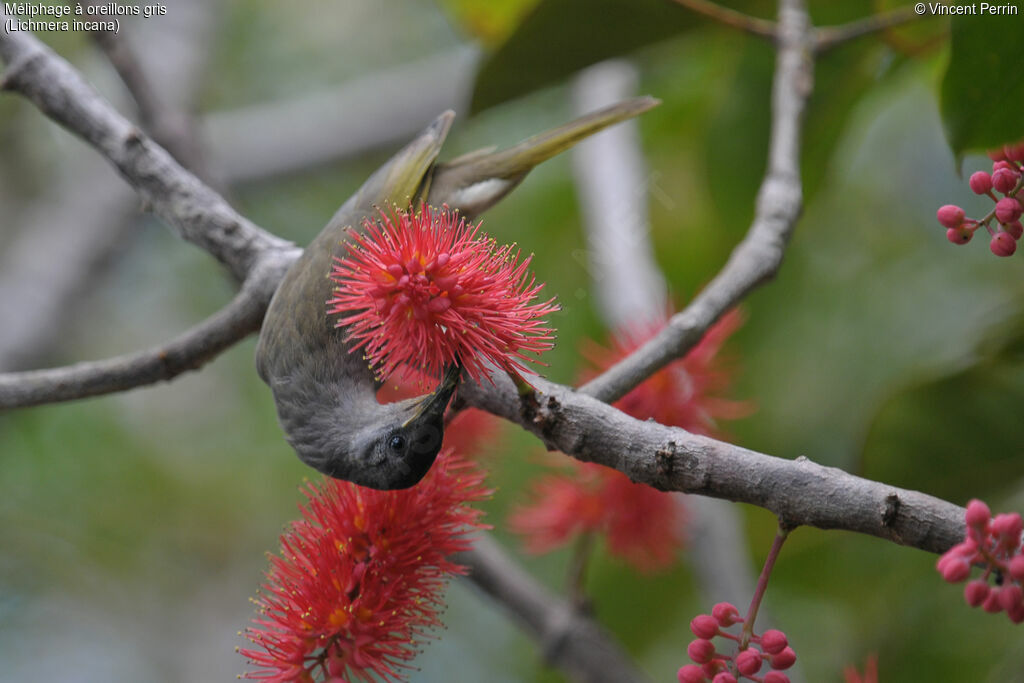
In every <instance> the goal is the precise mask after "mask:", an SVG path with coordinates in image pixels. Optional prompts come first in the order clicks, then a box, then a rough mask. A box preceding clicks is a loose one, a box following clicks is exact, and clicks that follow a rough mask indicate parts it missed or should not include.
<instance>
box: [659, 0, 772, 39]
mask: <svg viewBox="0 0 1024 683" xmlns="http://www.w3.org/2000/svg"><path fill="white" fill-rule="evenodd" d="M675 2H676V4H678V5H682V6H683V7H685V8H686V9H688V10H692V11H694V12H696V13H697V14H703V15H704V16H706V17H708V18H709V19H714V20H715V21H717V22H718V23H720V24H724V25H726V26H730V27H732V28H735V29H739V30H740V31H743V32H745V33H749V34H750V35H752V36H757V37H758V38H769V39H772V40H774V39H775V30H776V29H775V22H772V21H768V20H767V19H759V18H757V17H752V16H750V15H749V14H744V13H743V12H737V11H736V10H734V9H731V8H729V7H722V6H721V5H719V4H718V3H714V2H711V1H710V0H675Z"/></svg>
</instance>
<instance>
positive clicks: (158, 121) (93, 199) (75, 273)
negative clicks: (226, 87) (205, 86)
mask: <svg viewBox="0 0 1024 683" xmlns="http://www.w3.org/2000/svg"><path fill="white" fill-rule="evenodd" d="M216 9H217V7H216V4H215V3H212V2H208V1H207V0H179V2H178V3H177V4H176V5H175V11H174V12H173V14H172V15H171V16H169V17H165V18H164V19H163V20H161V21H160V22H156V23H153V22H138V23H137V24H134V25H133V28H134V29H136V30H135V31H134V32H133V33H132V37H133V38H135V39H136V40H137V41H138V42H142V43H143V44H145V45H146V46H147V48H149V49H148V50H147V51H144V52H136V53H135V55H132V54H130V53H126V52H120V51H119V52H118V54H117V57H116V59H118V60H120V61H121V64H120V67H119V71H122V70H124V71H127V72H131V74H132V75H131V76H129V77H127V78H126V82H127V80H129V79H135V80H141V81H142V82H143V85H141V86H136V87H135V88H133V87H131V86H129V89H130V90H133V91H134V90H135V89H137V88H140V87H141V88H143V89H148V90H150V91H151V88H149V86H148V83H151V82H152V81H153V80H154V79H153V78H152V77H153V76H155V75H159V76H160V77H159V83H160V89H161V93H162V95H163V97H161V98H160V99H159V102H160V103H161V104H162V105H163V106H162V113H161V112H157V111H154V107H158V106H161V104H158V102H157V101H155V100H153V98H154V97H155V95H153V94H152V93H151V92H150V95H149V97H150V99H151V100H153V101H150V102H148V103H147V104H146V106H145V107H143V105H141V104H140V106H139V109H140V118H141V121H142V125H143V126H144V127H145V128H146V130H148V131H150V132H151V133H153V136H154V138H155V139H156V140H157V141H158V142H160V143H161V144H162V145H164V146H165V147H166V148H167V149H169V150H170V151H171V152H172V153H173V154H174V155H175V156H176V158H178V159H179V160H183V159H186V158H187V157H186V156H185V154H186V152H184V151H181V150H184V149H194V148H195V147H197V145H196V144H194V143H192V144H188V143H187V141H184V140H183V141H182V143H183V144H181V145H179V146H178V150H177V151H176V150H175V148H174V145H173V144H172V145H171V146H169V147H168V146H167V137H168V136H169V135H170V134H171V131H170V126H168V125H167V124H166V123H162V122H163V121H169V120H174V121H180V120H183V119H185V118H186V117H185V114H184V112H185V111H186V109H187V107H188V104H187V103H188V102H190V101H191V99H192V97H193V94H194V92H195V90H196V85H197V82H198V81H199V76H200V74H201V73H203V68H202V67H203V64H204V62H205V61H206V52H207V51H206V49H204V46H206V45H208V44H209V36H207V35H206V34H207V33H208V32H209V31H211V30H215V26H216V23H217V22H216V20H215V19H214V17H213V16H211V15H215V14H216V12H215V10H216ZM104 35H107V34H106V33H104ZM113 41H114V42H113V45H115V46H121V47H123V46H125V44H126V43H125V36H124V35H123V34H122V35H121V36H116V37H114V39H113ZM114 49H115V51H116V50H117V49H118V48H117V47H115V48H114ZM133 56H137V57H138V61H135V60H134V59H132V57H133ZM110 58H111V61H113V60H114V59H115V57H114V56H113V55H111V57H110ZM122 77H123V78H125V76H124V74H122ZM140 98H141V99H143V100H145V96H142V95H138V94H137V99H140ZM115 104H116V103H115ZM169 111H173V112H177V113H176V114H172V115H168V114H167V112H169ZM184 132H186V133H187V132H189V131H184ZM62 158H63V161H64V163H63V165H62V167H61V169H60V173H59V175H58V177H57V179H56V180H54V181H53V182H51V183H49V184H48V185H47V186H46V188H45V190H44V192H43V194H42V195H41V196H39V197H37V198H36V199H35V200H33V202H32V204H31V205H30V206H29V208H28V211H27V212H26V213H25V214H24V215H23V216H22V218H21V219H20V220H19V221H18V225H16V226H11V225H5V226H4V227H5V229H11V234H13V235H14V237H13V238H12V239H11V240H10V241H9V242H7V243H6V245H5V248H4V250H3V251H2V252H0V292H2V295H0V372H6V371H12V370H23V369H28V368H30V367H37V366H38V365H39V364H40V363H41V362H42V361H43V359H45V358H46V357H47V356H48V355H49V353H50V352H51V350H52V349H53V348H54V346H56V345H57V344H58V343H59V341H60V340H61V339H65V338H66V334H64V335H62V334H59V333H58V332H57V331H58V330H64V329H65V328H66V326H67V322H68V305H67V302H68V301H69V300H70V299H71V298H72V297H75V299H76V300H77V299H81V298H83V297H84V296H87V295H88V293H89V292H90V291H91V290H92V288H93V286H94V285H95V284H96V282H97V281H99V280H100V276H101V273H102V272H103V270H104V269H105V268H106V267H108V266H109V265H110V263H111V262H112V261H114V260H116V258H117V257H118V256H120V255H121V254H123V253H125V252H126V251H128V249H129V247H130V245H131V244H132V238H133V237H134V236H135V233H136V232H137V231H138V222H139V221H138V214H139V200H138V197H137V196H136V195H135V193H134V192H132V190H131V188H130V187H128V186H127V185H126V184H125V183H124V182H123V181H122V180H121V178H119V177H118V176H117V174H116V172H114V170H113V169H111V168H110V166H109V164H107V163H106V162H105V161H104V160H103V159H101V158H100V157H99V156H98V155H96V154H95V153H93V151H92V150H90V149H87V148H85V147H84V146H83V147H76V148H74V149H68V150H67V151H66V153H64V154H63V155H62ZM194 161H195V158H194V157H193V162H194ZM185 165H186V166H189V164H188V163H185ZM190 168H191V170H193V171H195V168H194V167H190ZM200 175H202V174H200ZM15 321H16V322H15Z"/></svg>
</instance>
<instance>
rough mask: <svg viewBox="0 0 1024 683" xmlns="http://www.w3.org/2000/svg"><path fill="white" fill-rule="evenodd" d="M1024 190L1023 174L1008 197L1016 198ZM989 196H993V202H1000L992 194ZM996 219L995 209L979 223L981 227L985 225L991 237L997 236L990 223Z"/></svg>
mask: <svg viewBox="0 0 1024 683" xmlns="http://www.w3.org/2000/svg"><path fill="white" fill-rule="evenodd" d="M1022 189H1024V174H1021V177H1020V179H1019V180H1017V184H1016V185H1014V186H1013V189H1012V190H1010V191H1009V193H1007V195H1006V196H1007V197H1016V196H1017V193H1018V192H1020V191H1021V190H1022ZM989 196H991V197H992V199H993V200H995V201H998V200H997V199H996V197H995V196H994V195H993V194H992V193H991V192H989ZM995 217H996V210H995V208H994V207H993V209H992V210H991V211H989V212H988V213H987V214H985V217H984V218H982V219H980V220H979V221H978V224H979V225H984V226H985V229H986V230H988V233H989V234H990V235H995V234H996V233H995V231H994V230H993V229H992V228H990V227H989V223H991V222H992V219H993V218H995Z"/></svg>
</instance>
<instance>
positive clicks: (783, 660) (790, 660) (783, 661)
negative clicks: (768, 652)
mask: <svg viewBox="0 0 1024 683" xmlns="http://www.w3.org/2000/svg"><path fill="white" fill-rule="evenodd" d="M769 661H770V662H771V665H772V668H773V669H788V668H789V667H791V666H793V665H794V664H796V652H794V651H793V648H791V647H789V646H786V647H785V648H784V649H783V650H782V652H780V653H778V654H776V655H772V656H771V659H769Z"/></svg>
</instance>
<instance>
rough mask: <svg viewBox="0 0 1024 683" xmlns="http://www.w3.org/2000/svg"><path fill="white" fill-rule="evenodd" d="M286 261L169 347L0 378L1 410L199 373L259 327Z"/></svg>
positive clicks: (255, 276) (270, 265) (263, 264)
mask: <svg viewBox="0 0 1024 683" xmlns="http://www.w3.org/2000/svg"><path fill="white" fill-rule="evenodd" d="M290 263H291V259H289V258H274V257H273V255H268V256H266V257H264V258H263V259H262V260H261V261H260V262H259V264H258V265H257V266H256V267H254V268H253V270H252V273H251V275H250V276H249V278H248V279H247V280H246V281H245V282H244V283H243V285H242V288H241V290H240V291H239V292H238V294H237V295H235V298H234V299H232V300H231V303H229V304H228V305H227V306H225V307H224V308H222V309H221V310H219V311H218V312H217V313H215V314H213V315H212V316H210V317H209V318H207V319H206V320H204V321H203V322H201V323H200V324H198V325H196V326H195V327H193V328H192V329H191V330H189V331H187V332H185V333H184V334H182V335H181V336H179V337H177V338H176V339H173V340H171V341H170V342H168V343H166V344H163V345H161V346H157V347H154V348H151V349H146V350H144V351H139V352H136V353H130V354H127V355H124V356H118V357H116V358H109V359H107V360H100V361H88V362H84V363H77V364H75V365H69V366H65V367H60V368H52V369H47V370H29V371H26V372H11V373H4V374H0V410H5V409H10V408H19V407H26V406H33V405H40V404H43V403H55V402H59V401H71V400H74V399H79V398H86V397H89V396H101V395H103V394H111V393H114V392H118V391H126V390H128V389H134V388H136V387H140V386H144V385H148V384H155V383H157V382H160V381H166V380H169V379H172V378H174V377H176V376H178V375H180V374H181V373H183V372H186V371H188V370H197V369H199V368H200V367H202V366H203V365H204V364H206V363H207V362H208V361H210V360H212V359H213V358H215V357H216V356H217V355H218V354H220V353H221V352H222V351H225V350H226V349H229V348H231V347H232V346H234V344H235V343H237V342H238V341H240V340H242V339H244V338H245V337H247V336H248V335H249V334H251V333H253V332H255V331H256V330H258V329H259V328H260V323H261V322H262V320H263V314H264V313H265V312H266V310H267V305H268V304H269V303H270V297H271V296H272V295H273V293H274V290H275V289H276V288H277V284H278V282H280V280H281V278H282V277H284V272H285V270H287V267H288V265H289V264H290Z"/></svg>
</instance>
